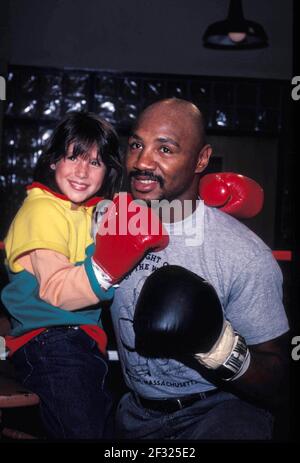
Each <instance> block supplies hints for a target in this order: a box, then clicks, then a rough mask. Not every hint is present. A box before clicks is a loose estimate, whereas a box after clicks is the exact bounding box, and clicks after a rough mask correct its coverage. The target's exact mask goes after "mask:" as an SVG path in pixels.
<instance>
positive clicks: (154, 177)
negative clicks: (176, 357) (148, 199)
mask: <svg viewBox="0 0 300 463" xmlns="http://www.w3.org/2000/svg"><path fill="white" fill-rule="evenodd" d="M140 176H143V177H147V180H153V181H155V182H158V183H159V185H160V187H161V188H162V187H163V185H164V179H163V178H162V177H161V176H160V175H154V174H153V173H152V172H149V171H148V170H132V171H131V172H130V173H129V174H128V179H129V180H131V179H132V178H135V177H140Z"/></svg>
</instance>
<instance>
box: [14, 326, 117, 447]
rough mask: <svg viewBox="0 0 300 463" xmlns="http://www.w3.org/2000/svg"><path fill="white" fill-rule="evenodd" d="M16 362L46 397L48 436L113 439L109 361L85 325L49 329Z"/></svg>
mask: <svg viewBox="0 0 300 463" xmlns="http://www.w3.org/2000/svg"><path fill="white" fill-rule="evenodd" d="M12 360H13V363H14V365H15V367H16V370H17V374H18V377H19V379H20V380H21V381H22V383H23V384H24V385H25V386H26V387H27V388H28V389H30V390H31V391H33V392H35V393H36V394H38V395H39V397H40V400H41V403H40V410H41V418H42V422H43V424H44V427H45V431H46V434H47V436H48V437H50V438H55V439H101V438H109V437H111V432H112V425H111V420H110V416H109V414H110V409H111V405H112V400H111V397H110V395H109V394H108V392H107V390H106V386H105V382H106V376H107V372H108V366H107V362H106V359H105V357H104V356H103V354H102V353H101V352H100V351H99V349H98V347H97V345H96V343H95V341H94V340H92V339H91V338H90V337H89V336H88V335H87V334H86V333H85V332H83V331H82V330H81V329H80V328H78V327H53V328H49V329H48V330H47V331H45V332H43V333H41V334H40V335H38V336H37V337H35V338H33V339H32V340H31V341H29V342H28V343H27V344H25V345H24V346H23V347H22V348H21V349H19V350H18V351H17V352H16V353H15V354H14V355H13V357H12Z"/></svg>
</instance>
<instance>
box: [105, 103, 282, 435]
mask: <svg viewBox="0 0 300 463" xmlns="http://www.w3.org/2000/svg"><path fill="white" fill-rule="evenodd" d="M211 154H212V148H211V146H210V145H208V144H207V143H206V141H205V133H204V128H203V118H202V115H201V113H200V111H199V110H198V108H197V107H196V106H194V105H193V104H192V103H190V102H187V101H184V100H179V99H166V100H162V101H159V102H157V103H154V104H153V105H151V106H149V107H148V108H146V110H144V112H143V113H142V114H141V116H140V117H139V119H138V120H137V122H136V124H135V127H134V128H133V131H132V133H131V136H130V137H129V141H128V151H127V155H126V169H127V174H128V180H129V185H130V190H131V193H132V195H133V197H134V198H135V199H139V200H144V201H146V202H147V204H148V205H149V206H153V205H155V204H156V203H157V201H158V200H160V201H162V200H168V201H169V202H170V201H173V202H174V201H177V209H178V204H180V205H182V208H181V211H183V212H182V217H181V218H180V217H179V219H178V214H177V212H176V211H175V212H174V210H173V212H172V211H171V212H170V214H169V220H164V218H163V213H164V212H165V210H162V211H161V216H162V218H163V221H164V225H165V228H166V229H167V230H168V232H169V235H170V241H169V245H168V247H167V248H165V249H164V250H163V251H161V252H159V253H149V254H148V255H147V256H146V257H145V258H144V260H143V261H142V262H141V263H140V264H139V265H138V266H137V267H136V268H135V269H134V270H133V271H132V272H131V273H130V275H129V276H127V278H126V279H125V280H123V281H122V282H121V284H120V287H119V288H118V290H117V291H116V294H115V299H114V302H113V306H112V319H113V323H114V327H115V331H116V338H117V342H118V349H119V358H120V361H121V365H122V369H123V373H124V377H125V381H126V384H127V386H128V387H129V388H130V390H131V392H130V393H128V394H126V395H125V396H124V397H123V398H122V399H121V401H120V404H119V407H118V411H117V429H118V434H119V436H120V437H123V438H129V439H143V438H149V439H270V438H271V435H272V424H273V419H272V415H271V413H270V412H269V410H270V409H273V407H276V406H277V405H278V403H279V402H280V398H281V397H282V386H283V385H284V384H285V382H286V356H285V346H286V337H287V336H286V333H287V331H288V322H287V318H286V315H285V311H284V308H283V306H282V301H281V296H282V293H281V286H282V275H281V272H280V270H279V267H278V265H277V263H276V261H275V260H274V259H273V257H272V254H271V252H270V249H269V248H268V247H267V246H266V245H265V244H264V243H263V242H262V241H261V240H260V239H259V238H258V237H257V236H256V235H255V234H253V233H252V232H251V231H250V230H248V229H247V228H246V227H245V226H244V225H242V224H241V223H239V222H238V221H237V220H236V219H234V218H232V217H230V216H229V215H227V214H225V213H223V212H220V211H218V210H217V209H214V208H210V207H207V206H205V205H204V204H203V201H199V197H198V184H199V176H200V174H201V173H202V172H203V171H204V170H205V168H206V167H207V165H208V162H209V158H210V156H211ZM186 205H188V206H189V207H185V206H186ZM171 209H172V208H170V210H171ZM179 215H180V214H179ZM168 221H169V223H168ZM191 237H192V239H191ZM167 265H172V266H174V265H175V266H180V267H181V268H183V269H188V270H190V271H191V272H193V273H194V274H196V275H199V276H200V277H201V278H202V279H205V280H206V281H207V282H209V284H210V285H212V287H213V288H214V290H215V291H216V293H217V296H218V298H219V300H220V303H221V305H222V307H223V311H224V317H225V318H226V320H227V321H228V324H229V325H230V326H231V327H233V329H234V330H235V331H234V332H237V333H239V335H241V337H243V339H244V340H245V346H246V348H247V352H248V354H250V355H248V356H247V362H246V361H245V362H244V364H243V367H241V368H240V370H239V372H238V374H237V375H235V377H234V378H233V380H229V381H228V380H224V379H223V378H218V377H217V376H214V375H211V370H209V368H205V367H204V368H202V370H201V368H200V369H199V370H197V369H195V368H194V367H189V366H187V365H186V364H185V363H181V361H179V360H176V359H175V358H172V355H169V356H168V355H166V356H165V357H164V356H159V355H157V356H149V357H148V356H143V355H140V354H139V353H138V352H137V350H136V343H135V333H134V328H133V320H134V311H135V306H136V304H137V302H138V297H139V293H140V291H141V289H142V287H143V285H144V284H145V281H147V277H148V276H150V275H151V274H153V272H155V271H156V270H157V269H161V268H162V267H164V266H167ZM159 291H160V289H159V287H156V288H155V292H157V294H158V297H159ZM199 304H200V301H199ZM146 337H147V338H148V339H147V340H146V342H148V344H149V342H151V339H149V337H150V338H151V335H149V336H146ZM241 339H242V338H241ZM153 342H155V340H154V338H153Z"/></svg>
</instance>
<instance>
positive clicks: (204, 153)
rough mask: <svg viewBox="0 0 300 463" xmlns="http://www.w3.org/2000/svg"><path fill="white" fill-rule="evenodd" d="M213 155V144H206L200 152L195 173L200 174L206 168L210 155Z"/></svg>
mask: <svg viewBox="0 0 300 463" xmlns="http://www.w3.org/2000/svg"><path fill="white" fill-rule="evenodd" d="M211 155H212V147H211V145H208V144H207V145H204V146H203V148H202V149H201V151H200V152H199V156H198V162H197V165H196V169H195V174H200V172H203V171H204V169H206V167H207V165H208V163H209V159H210V156H211Z"/></svg>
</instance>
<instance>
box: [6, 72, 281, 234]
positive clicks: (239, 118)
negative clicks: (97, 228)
mask: <svg viewBox="0 0 300 463" xmlns="http://www.w3.org/2000/svg"><path fill="white" fill-rule="evenodd" d="M288 88H289V87H288V83H287V82H285V81H270V80H257V79H239V78H219V77H207V76H205V77H201V76H187V75H184V76H183V75H174V74H172V75H167V74H163V75H158V74H141V73H136V74H133V73H114V72H107V71H97V70H82V69H53V68H37V67H28V66H11V67H10V68H9V74H8V79H7V102H6V111H5V117H4V129H3V140H2V156H1V159H0V193H1V199H0V208H1V209H0V210H1V225H0V239H3V237H4V235H5V233H6V230H7V228H8V225H9V223H10V221H11V219H12V217H13V216H14V214H15V212H16V210H17V209H18V207H19V206H20V203H21V201H22V200H23V198H24V195H25V193H24V191H25V190H24V188H22V186H25V185H27V184H28V183H30V182H31V180H32V170H33V168H34V166H35V164H36V161H37V159H38V157H39V155H40V154H41V152H42V150H43V147H44V145H45V143H46V142H47V140H48V139H49V136H50V135H51V132H52V130H53V127H54V125H55V124H56V122H57V121H58V120H60V119H61V118H62V117H63V116H64V115H65V113H66V112H68V111H73V110H89V111H94V112H96V113H97V114H99V115H101V116H103V117H104V118H105V119H107V120H108V121H109V122H111V123H112V124H113V125H114V126H115V128H116V129H117V130H118V132H119V134H120V135H121V136H126V135H127V134H128V131H129V128H130V125H131V124H132V122H133V121H134V120H135V119H136V117H137V114H138V113H139V112H140V111H141V109H142V108H144V107H145V106H147V105H149V104H151V103H152V102H154V101H156V100H159V99H161V98H165V97H179V98H185V99H188V100H191V101H193V102H194V103H195V104H197V105H198V106H199V107H200V108H201V110H202V111H203V113H204V115H205V118H206V128H207V132H208V134H209V133H211V134H218V133H222V134H224V133H225V134H233V133H236V134H239V135H240V134H248V135H249V134H252V135H253V136H268V135H272V136H274V135H275V136H277V135H278V134H279V133H280V131H281V129H282V120H283V101H284V99H285V98H286V94H287V91H288ZM20 187H21V188H20Z"/></svg>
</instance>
